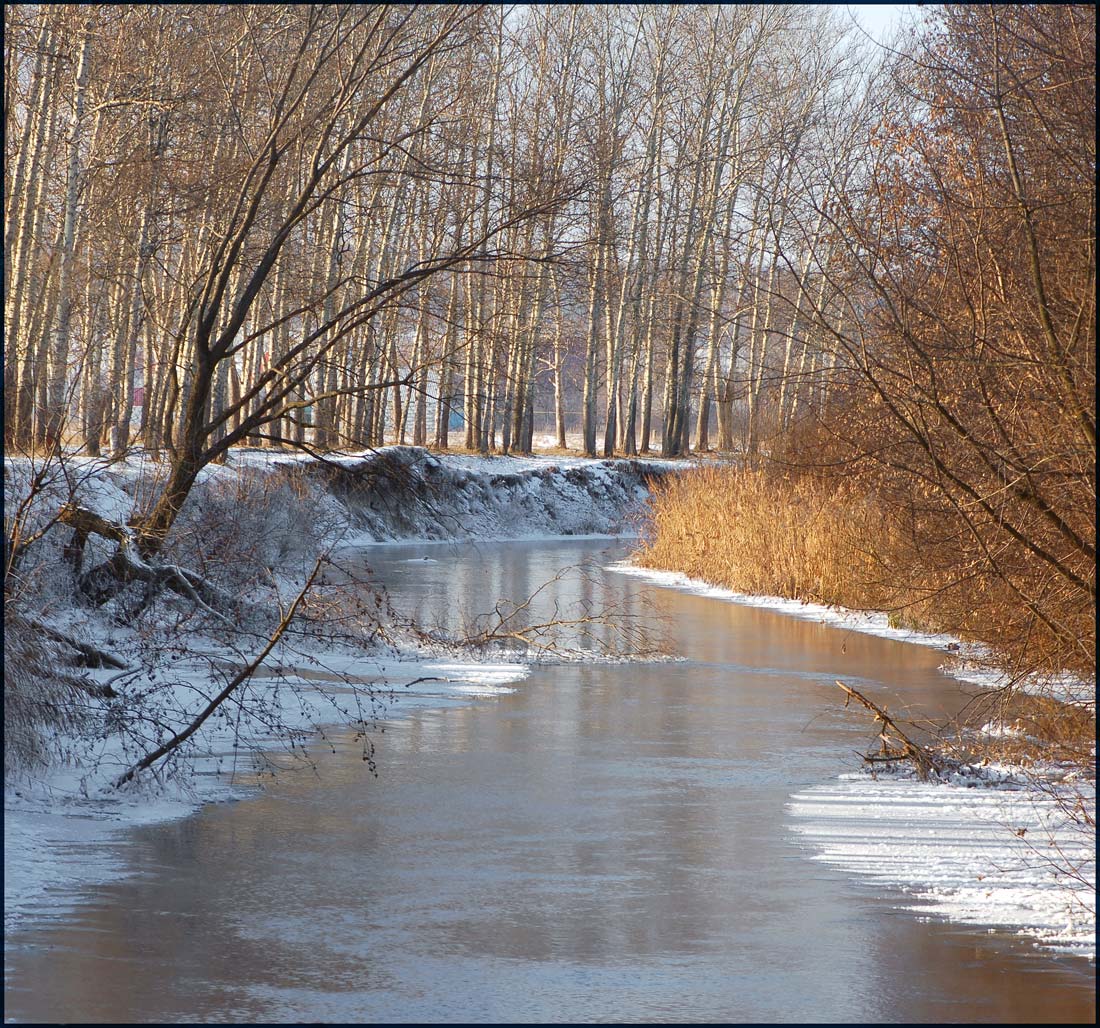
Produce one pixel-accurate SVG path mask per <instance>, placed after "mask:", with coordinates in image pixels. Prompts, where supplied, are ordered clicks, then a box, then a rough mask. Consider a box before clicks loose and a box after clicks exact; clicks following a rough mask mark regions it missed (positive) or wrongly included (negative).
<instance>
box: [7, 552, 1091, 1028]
mask: <svg viewBox="0 0 1100 1028" xmlns="http://www.w3.org/2000/svg"><path fill="white" fill-rule="evenodd" d="M626 552H627V547H626V545H625V544H622V543H611V542H609V541H607V540H603V541H596V540H588V541H574V542H560V543H558V542H554V543H539V544H520V543H517V544H506V545H481V546H473V545H464V546H451V545H447V546H429V547H412V546H410V547H404V546H384V547H375V548H371V550H370V551H369V552H365V553H364V556H363V558H362V559H363V561H365V562H369V564H370V565H371V567H372V568H373V570H374V573H375V574H376V576H377V577H378V578H379V579H380V580H381V581H383V582H385V583H386V585H387V588H388V590H389V593H390V596H391V598H392V600H393V603H394V605H395V606H396V607H397V608H398V609H400V610H403V611H407V612H409V613H411V614H415V615H416V616H417V617H419V618H420V619H421V620H422V621H425V622H432V621H437V622H440V623H442V624H448V623H449V624H451V625H452V626H453V625H454V624H456V623H457V621H458V619H459V618H460V617H461V615H462V614H463V613H464V612H465V613H476V612H480V611H485V610H488V609H490V608H491V607H492V605H493V603H495V602H496V600H497V599H499V598H501V597H508V598H521V597H523V596H526V595H528V594H530V593H531V592H533V591H534V590H535V589H536V588H537V587H538V586H539V585H541V584H542V583H544V582H546V581H547V580H548V579H550V578H551V577H552V576H553V575H555V573H557V572H558V571H559V570H560V569H561V568H563V567H566V566H569V565H572V564H575V563H578V562H581V561H589V562H590V564H591V569H592V570H591V571H590V573H588V574H586V575H579V574H574V575H570V576H567V577H566V578H564V579H563V580H561V581H560V582H558V583H556V584H555V585H554V586H553V587H552V588H548V589H547V590H545V591H544V592H543V593H542V594H540V596H539V604H540V605H541V606H540V608H539V610H541V611H542V612H543V613H546V612H548V611H550V610H551V609H552V605H553V604H554V603H555V602H556V603H558V604H559V605H569V604H571V603H573V602H574V601H577V600H582V601H589V602H591V603H592V604H593V605H594V606H595V607H597V608H598V607H601V606H603V605H604V604H605V603H607V602H608V601H609V600H610V601H612V602H614V603H615V604H617V605H618V606H620V607H621V609H622V610H624V611H625V612H627V613H631V614H633V615H637V616H638V617H639V618H642V619H645V620H650V619H652V617H653V616H654V614H655V613H661V614H663V615H664V617H665V620H664V621H663V626H662V627H660V628H659V629H658V632H659V633H661V634H664V635H665V636H666V637H667V638H668V641H669V642H670V643H671V645H672V646H673V647H674V649H675V650H676V651H677V652H679V653H681V654H683V655H684V656H686V657H687V658H688V660H687V661H684V662H679V663H668V662H665V663H660V662H650V663H588V664H560V665H553V666H547V667H541V668H536V669H535V670H534V671H533V673H532V674H531V675H530V677H529V678H527V679H526V680H524V681H522V682H519V683H516V684H515V686H514V691H513V692H510V693H504V692H502V693H501V694H499V695H496V696H491V697H479V698H473V699H463V700H461V701H459V700H456V699H453V698H451V699H446V698H442V697H441V698H440V699H439V701H438V702H436V703H428V704H427V705H421V706H417V707H415V708H410V709H409V710H407V711H405V712H402V707H401V703H400V701H398V703H397V704H396V705H395V708H394V717H393V718H392V719H391V720H390V721H388V722H387V725H386V731H385V734H384V735H382V736H380V737H379V738H378V739H377V740H376V741H377V745H378V753H377V760H378V769H379V777H378V778H377V779H375V778H372V777H371V776H370V775H369V774H368V772H367V769H366V765H365V764H364V763H363V761H362V748H361V746H360V745H358V744H356V743H355V742H354V741H353V740H352V739H351V737H350V735H348V736H337V737H336V738H337V745H336V747H335V748H336V753H335V754H333V753H331V752H329V751H327V750H324V748H323V747H318V748H317V750H316V757H317V762H318V767H317V772H316V774H315V773H313V772H312V771H308V770H304V769H303V770H300V771H297V772H291V773H286V774H283V775H281V776H279V777H278V778H277V779H276V781H275V782H274V783H273V784H269V785H268V786H267V787H266V789H265V790H264V791H263V792H262V793H261V794H259V795H256V796H255V797H254V798H250V799H247V800H245V801H244V802H241V803H236V804H221V805H211V806H208V807H206V808H204V809H203V810H202V811H200V812H199V813H197V814H195V815H194V816H192V817H189V818H187V819H184V820H181V821H177V822H173V823H169V824H161V825H154V826H146V827H141V828H134V829H132V830H130V831H129V832H128V833H127V834H126V838H125V840H124V841H121V842H120V843H119V854H118V858H119V859H120V860H121V861H123V862H125V863H126V864H127V865H128V866H129V867H130V868H131V869H132V870H133V872H134V873H133V874H132V876H131V877H129V878H128V879H126V880H123V881H118V882H114V883H108V884H103V885H99V886H94V887H90V888H89V889H88V892H87V895H86V896H85V897H84V902H83V903H82V904H81V905H80V906H79V907H78V908H77V909H76V910H75V911H74V912H73V913H72V914H71V916H68V917H67V918H66V919H65V920H64V921H63V922H55V923H50V924H35V923H34V922H33V921H32V922H30V923H29V924H28V925H27V926H26V927H24V928H22V929H20V930H19V931H18V932H16V933H14V934H13V935H12V936H10V937H9V939H8V946H7V952H6V963H7V989H6V1004H5V1006H6V1011H5V1012H6V1016H7V1017H8V1018H9V1019H15V1020H21V1021H26V1020H34V1021H115V1020H117V1021H129V1022H158V1021H335V1022H363V1021H423V1022H439V1021H496V1022H500V1021H690V1022H811V1023H812V1022H941V1021H946V1022H999V1023H1005V1022H1026V1021H1040V1022H1044V1021H1046V1022H1062V1023H1065V1022H1074V1021H1090V1022H1091V1021H1092V1020H1093V1017H1094V1013H1095V1003H1094V997H1093V969H1092V967H1091V965H1088V964H1086V963H1085V962H1084V961H1081V960H1075V959H1064V958H1063V959H1059V958H1055V957H1052V956H1049V955H1047V954H1044V953H1042V952H1039V951H1036V950H1035V948H1034V947H1033V946H1032V944H1031V943H1030V942H1028V941H1026V940H1024V939H1021V938H1019V937H1016V936H1013V935H1011V934H998V935H995V936H994V935H989V934H987V933H985V932H982V931H979V930H969V929H964V928H959V927H957V926H951V925H946V924H944V923H942V922H939V921H936V920H924V919H921V918H920V917H919V916H917V915H916V914H914V913H912V912H906V911H904V910H900V909H899V907H898V897H897V896H890V895H886V894H885V893H883V892H881V891H880V890H878V889H876V888H874V887H871V886H869V885H867V884H865V883H861V882H859V881H857V880H853V879H852V878H851V877H849V876H848V875H847V874H845V873H843V872H841V871H839V870H833V869H829V868H827V867H824V866H822V865H821V864H820V863H817V862H814V861H812V860H811V859H810V852H809V851H808V850H807V848H806V845H807V844H806V843H805V841H804V840H803V839H802V838H801V837H800V836H798V835H797V834H796V833H794V832H792V830H791V824H790V820H791V815H790V812H789V810H788V802H789V800H790V797H791V796H792V795H793V794H794V793H796V792H798V791H799V790H802V789H806V788H808V787H811V786H814V785H817V784H819V783H822V782H826V781H829V780H831V779H834V778H835V777H836V775H837V774H839V773H841V772H844V771H848V770H852V769H853V768H854V767H855V766H856V764H857V758H856V757H855V755H854V753H853V751H855V750H862V749H866V748H867V746H868V745H869V740H870V738H871V736H872V732H871V730H870V725H869V723H868V722H867V721H866V720H865V719H864V718H863V717H862V716H861V715H859V714H856V713H853V712H851V711H847V712H845V711H843V709H842V705H841V702H840V700H841V699H842V697H841V694H840V691H839V690H838V689H837V687H836V685H835V680H836V679H837V678H843V679H844V680H846V681H848V682H850V683H851V684H853V685H855V686H856V687H858V688H861V689H864V690H865V691H867V692H868V693H870V694H872V695H875V696H877V697H881V698H883V699H884V700H886V701H887V702H888V703H889V704H890V706H891V709H892V710H894V709H900V708H901V706H902V705H908V706H910V707H911V708H912V709H913V710H914V711H915V712H918V713H920V712H923V713H928V714H940V713H943V712H946V711H948V710H954V709H956V708H958V707H959V706H961V704H962V702H963V697H962V693H961V687H960V685H959V683H958V682H956V681H954V680H952V679H949V678H947V677H945V676H944V675H943V674H942V673H941V672H940V671H938V670H937V666H938V665H939V664H940V663H941V661H942V654H940V653H938V652H937V651H935V650H934V649H930V648H926V647H921V646H913V645H906V644H903V643H898V642H894V641H891V640H888V639H880V638H875V637H872V636H865V635H857V634H853V633H850V632H845V631H842V630H839V629H836V628H832V627H828V626H825V625H821V624H816V623H814V622H811V621H801V620H797V619H793V618H789V617H785V616H782V615H780V614H776V613H773V612H771V611H768V610H762V609H755V608H748V607H742V606H737V605H735V604H728V603H722V602H718V601H716V600H713V599H708V598H706V597H700V596H693V595H690V594H687V593H681V592H674V591H669V590H663V589H659V588H656V587H654V586H652V585H650V584H648V583H646V582H645V581H643V580H639V579H636V578H633V577H629V576H624V575H620V574H616V573H614V572H611V571H607V570H604V566H605V565H607V564H608V563H610V562H612V561H614V560H617V559H620V558H621V557H622V556H623V555H624V554H625V553H626ZM425 556H426V557H428V558H429V559H427V560H424V559H422V558H424V557H425ZM651 605H655V609H651Z"/></svg>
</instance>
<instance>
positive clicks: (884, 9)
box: [836, 4, 916, 43]
mask: <svg viewBox="0 0 1100 1028" xmlns="http://www.w3.org/2000/svg"><path fill="white" fill-rule="evenodd" d="M836 6H837V7H839V8H840V9H841V10H842V11H847V12H849V13H850V14H851V15H852V17H854V18H855V19H856V20H857V21H858V22H859V23H860V24H861V25H862V26H863V28H864V29H866V30H867V33H868V34H869V35H870V36H872V37H873V38H874V39H875V41H876V42H879V43H882V42H885V40H886V39H887V38H888V37H889V35H890V34H891V33H892V32H893V30H894V29H895V28H897V26H898V25H900V24H902V23H903V22H904V21H906V20H907V19H908V18H911V17H913V16H914V15H915V14H916V5H915V4H837V5H836Z"/></svg>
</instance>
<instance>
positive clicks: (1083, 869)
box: [789, 769, 1096, 959]
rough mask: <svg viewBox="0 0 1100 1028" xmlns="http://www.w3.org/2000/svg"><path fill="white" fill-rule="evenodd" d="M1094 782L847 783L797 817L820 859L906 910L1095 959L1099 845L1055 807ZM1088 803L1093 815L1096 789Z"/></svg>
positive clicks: (818, 792)
mask: <svg viewBox="0 0 1100 1028" xmlns="http://www.w3.org/2000/svg"><path fill="white" fill-rule="evenodd" d="M1086 784H1087V783H1077V785H1074V786H1070V785H1060V786H1058V787H1056V788H1055V789H1052V790H1051V791H1050V792H1049V793H1048V792H1044V791H1039V790H1037V789H1035V788H1034V787H1033V783H1029V782H1028V781H1027V779H1026V778H1021V777H1020V776H1019V775H1018V774H1014V773H1012V772H1011V770H1010V769H1005V770H1004V772H1003V775H1002V777H1001V780H1000V782H996V781H993V782H990V781H988V780H987V781H985V782H983V783H980V784H977V783H975V782H974V781H970V782H969V783H966V784H964V783H963V781H962V780H959V781H956V782H947V783H943V782H937V783H922V782H918V781H915V780H913V779H912V778H910V777H906V776H900V775H899V776H893V775H882V774H879V775H878V776H876V777H872V776H871V775H869V774H850V775H842V776H841V778H840V780H839V781H837V782H832V783H829V784H827V785H821V786H818V787H815V788H811V789H807V790H805V791H803V792H799V793H796V794H795V795H794V796H792V797H791V801H790V804H789V810H790V813H791V814H792V816H793V817H794V818H795V819H796V824H795V825H794V826H793V827H794V831H795V832H796V833H797V834H798V835H799V836H800V837H801V838H802V839H803V840H805V842H806V843H808V844H809V845H810V846H811V847H812V848H813V849H814V850H815V851H816V852H815V853H814V854H813V856H812V859H813V860H816V861H820V862H822V863H825V864H828V865H830V866H832V867H836V868H839V869H841V870H843V871H846V872H849V873H851V874H855V875H859V876H862V877H864V878H865V879H867V880H868V881H870V882H872V883H874V884H875V885H877V886H883V887H886V888H889V889H899V890H901V891H902V892H903V893H905V894H906V895H907V896H908V897H909V898H910V901H911V902H907V903H906V904H905V909H907V910H913V911H916V912H917V913H919V914H921V915H924V916H939V917H943V918H946V919H948V920H950V921H954V922H961V923H964V924H970V925H980V926H985V927H988V928H989V929H990V930H991V931H996V930H998V929H1006V930H1010V931H1013V932H1018V933H1021V934H1023V935H1027V936H1030V937H1032V938H1034V939H1035V940H1036V943H1037V944H1041V945H1043V946H1045V947H1049V948H1051V949H1053V950H1056V951H1059V952H1063V953H1070V954H1074V955H1077V956H1082V957H1087V958H1089V959H1095V957H1096V902H1095V896H1096V855H1095V849H1094V842H1095V836H1094V835H1093V834H1092V832H1091V830H1089V829H1088V828H1087V827H1086V826H1085V824H1084V823H1083V818H1082V816H1081V814H1080V813H1077V814H1071V813H1069V812H1067V810H1066V809H1063V804H1062V803H1059V800H1062V801H1063V802H1064V803H1065V806H1066V807H1068V808H1069V809H1070V810H1072V806H1071V804H1073V803H1075V802H1076V801H1077V798H1078V796H1079V795H1080V794H1079V791H1078V790H1079V788H1080V787H1081V786H1082V785H1086ZM968 785H969V786H971V787H968ZM1084 798H1085V805H1086V807H1087V809H1088V811H1089V816H1090V817H1092V818H1095V813H1096V794H1095V786H1094V785H1092V784H1087V792H1086V793H1085V796H1084Z"/></svg>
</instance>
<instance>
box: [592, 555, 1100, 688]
mask: <svg viewBox="0 0 1100 1028" xmlns="http://www.w3.org/2000/svg"><path fill="white" fill-rule="evenodd" d="M607 567H608V570H611V571H616V572H618V573H620V574H623V575H634V576H635V577H637V578H643V579H645V580H646V581H649V582H652V583H653V584H654V585H658V586H661V587H663V588H667V589H678V590H679V591H681V592H687V593H691V594H693V595H695V596H708V597H710V598H712V599H716V600H724V601H726V602H728V603H739V604H742V605H744V606H747V607H763V608H765V609H767V610H774V611H778V612H779V613H780V614H786V615H788V616H789V617H796V618H801V619H803V620H806V621H817V622H820V623H821V624H825V625H832V626H834V627H836V628H840V629H845V630H847V631H851V632H860V633H862V634H864V635H876V636H879V637H880V638H883V639H895V640H897V641H898V642H907V643H915V644H916V645H918V646H930V647H932V648H933V649H938V650H944V651H945V652H947V653H948V654H949V656H948V657H947V658H946V659H945V661H944V664H943V665H942V667H941V670H942V671H944V672H945V673H946V674H948V675H951V677H952V678H957V679H959V680H960V681H963V682H969V683H971V684H972V685H978V686H981V687H982V688H983V689H989V690H992V689H1001V688H1004V687H1005V686H1007V685H1009V684H1010V683H1011V681H1012V680H1011V677H1010V676H1009V675H1008V673H1006V672H1005V671H1004V670H1003V669H1001V668H998V667H995V666H993V665H992V663H991V655H990V653H989V651H988V650H987V649H986V648H985V647H982V646H979V645H976V644H973V643H966V642H963V641H962V640H960V639H959V638H958V637H956V636H953V635H948V634H945V633H933V632H919V631H916V630H914V629H910V628H899V627H895V626H893V625H891V624H890V620H889V618H888V616H887V615H886V614H880V613H876V612H871V611H860V610H849V609H847V608H845V607H827V606H825V605H824V604H820V603H809V602H807V601H805V600H791V599H787V598H786V597H783V596H760V595H754V594H751V593H740V592H736V591H735V590H733V589H725V588H723V587H721V586H716V585H711V584H710V583H709V582H705V581H703V580H702V579H699V578H689V577H688V576H687V575H684V574H681V573H680V572H678V571H657V570H654V569H652V568H643V567H638V566H636V565H634V564H629V563H626V562H620V563H617V564H610V565H607ZM1015 684H1017V685H1018V686H1019V687H1021V688H1023V689H1024V691H1025V692H1029V693H1032V694H1033V695H1042V696H1049V697H1052V698H1054V699H1057V700H1060V701H1062V702H1063V703H1078V704H1082V705H1086V706H1095V704H1096V681H1095V679H1093V680H1090V681H1083V680H1081V679H1079V678H1076V677H1074V676H1072V675H1061V676H1058V677H1056V678H1028V679H1025V680H1024V681H1022V682H1017V683H1015Z"/></svg>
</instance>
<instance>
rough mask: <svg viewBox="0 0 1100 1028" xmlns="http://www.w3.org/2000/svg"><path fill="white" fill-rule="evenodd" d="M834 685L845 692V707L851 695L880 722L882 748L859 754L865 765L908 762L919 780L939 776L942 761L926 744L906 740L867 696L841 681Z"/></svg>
mask: <svg viewBox="0 0 1100 1028" xmlns="http://www.w3.org/2000/svg"><path fill="white" fill-rule="evenodd" d="M836 684H837V685H839V686H840V687H841V689H843V690H844V691H845V692H846V693H847V694H848V698H847V699H846V700H845V701H844V706H845V707H847V706H848V704H849V703H850V702H851V701H852V699H853V698H854V699H856V700H858V701H859V702H860V703H861V704H862V705H863V706H864V707H866V708H867V710H869V711H870V712H871V713H872V714H873V715H874V718H875V721H876V722H878V723H879V724H881V725H882V730H881V731H880V732H879V739H880V740H881V742H882V748H881V749H880V750H879V752H878V753H877V754H863V759H864V760H865V761H866V762H867V763H868V764H871V765H872V766H873V765H875V764H885V763H897V762H901V761H909V762H910V763H911V764H912V765H913V767H914V768H915V769H916V772H917V776H918V777H919V778H920V779H921V781H926V780H927V779H928V778H929V777H930V776H931V775H933V774H935V775H939V774H940V773H941V772H942V771H943V770H944V765H943V761H941V760H940V759H939V758H938V757H936V756H935V755H934V754H933V753H932V752H931V751H930V750H928V749H927V748H926V747H924V746H921V745H920V743H916V742H914V741H913V740H912V739H910V738H909V736H907V735H906V734H905V733H904V732H903V731H902V730H901V729H900V728H899V727H898V726H897V722H895V721H894V719H893V718H892V717H890V715H889V713H888V712H887V711H886V708H885V707H880V706H879V705H878V704H877V703H874V702H872V701H871V700H869V699H867V697H866V696H864V695H863V693H861V692H859V691H858V690H857V689H853V688H851V686H847V685H845V684H844V683H843V682H840V681H838V682H837V683H836Z"/></svg>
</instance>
